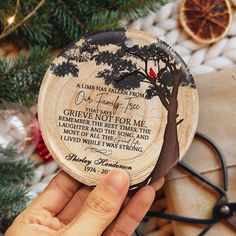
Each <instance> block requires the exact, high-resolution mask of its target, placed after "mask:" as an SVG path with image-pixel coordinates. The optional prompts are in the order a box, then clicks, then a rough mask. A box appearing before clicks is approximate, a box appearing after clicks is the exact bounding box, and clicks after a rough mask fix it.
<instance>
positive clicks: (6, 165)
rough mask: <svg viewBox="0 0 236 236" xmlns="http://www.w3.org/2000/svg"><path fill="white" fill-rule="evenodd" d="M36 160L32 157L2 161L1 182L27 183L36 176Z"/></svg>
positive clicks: (4, 183)
mask: <svg viewBox="0 0 236 236" xmlns="http://www.w3.org/2000/svg"><path fill="white" fill-rule="evenodd" d="M34 167H35V165H34V162H33V161H32V160H30V159H28V160H27V159H25V160H20V161H16V162H1V165H0V173H1V179H0V184H2V185H11V184H18V183H21V184H27V183H29V181H30V180H31V179H32V178H33V176H34Z"/></svg>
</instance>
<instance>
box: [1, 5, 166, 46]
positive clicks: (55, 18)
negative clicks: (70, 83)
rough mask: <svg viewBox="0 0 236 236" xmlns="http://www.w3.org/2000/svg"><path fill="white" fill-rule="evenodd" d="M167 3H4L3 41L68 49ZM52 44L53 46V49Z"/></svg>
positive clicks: (2, 9) (2, 11) (2, 7)
mask: <svg viewBox="0 0 236 236" xmlns="http://www.w3.org/2000/svg"><path fill="white" fill-rule="evenodd" d="M165 2H167V0H142V1H140V0H118V1H112V0H103V1H96V0H90V1H74V0H51V1H45V0H40V1H38V0H31V1H19V0H17V1H15V0H14V1H13V0H10V1H0V9H1V14H0V29H1V31H0V40H2V41H7V42H11V43H14V44H16V45H17V46H19V47H28V48H29V47H31V46H34V45H41V46H46V47H47V46H51V47H56V48H58V47H64V46H65V45H67V44H68V43H71V42H72V41H74V40H78V39H79V38H80V36H81V35H83V34H84V33H86V32H88V31H94V30H98V29H104V28H110V27H115V26H117V25H119V20H120V19H122V18H124V17H129V18H131V19H134V18H138V17H141V16H144V15H146V14H147V13H149V12H151V11H154V10H156V9H157V7H158V6H159V5H160V4H163V3H165ZM49 44H50V45H49Z"/></svg>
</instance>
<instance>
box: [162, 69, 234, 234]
mask: <svg viewBox="0 0 236 236" xmlns="http://www.w3.org/2000/svg"><path fill="white" fill-rule="evenodd" d="M235 75H236V68H233V69H228V70H223V71H221V72H216V73H212V74H208V75H202V76H199V77H197V78H196V84H197V88H198V92H199V104H200V115H199V125H198V131H199V132H202V133H204V134H206V135H208V136H209V137H210V138H212V139H213V140H214V141H215V142H216V143H217V144H218V145H219V146H220V148H221V149H222V151H223V153H224V155H225V158H226V162H227V166H228V171H229V190H228V197H229V201H232V202H235V201H236V185H235V182H236V158H235V154H236V152H235V150H236V149H235V147H236V126H235V121H236V93H235V91H236V76H235ZM183 161H184V162H186V163H188V164H189V165H191V166H192V167H194V168H195V169H197V170H198V171H199V172H200V173H202V174H204V175H206V176H207V177H208V178H210V179H211V180H212V181H213V182H215V183H216V184H218V185H220V186H222V183H223V182H222V173H221V170H220V163H219V160H218V159H217V157H216V154H215V153H214V152H213V151H212V150H211V149H210V148H209V147H208V146H207V145H205V144H204V143H202V142H200V141H197V140H194V141H193V144H192V145H191V147H190V149H189V151H188V152H187V154H186V156H185V157H184V159H183ZM166 179H167V182H166V185H165V192H166V198H167V201H168V208H169V209H170V210H171V211H172V213H174V214H177V215H182V216H187V217H196V218H210V217H211V216H212V207H213V206H214V205H215V202H216V201H217V200H218V197H219V195H218V194H217V193H216V192H215V191H212V190H211V188H209V187H207V186H206V185H204V184H203V183H202V182H199V181H197V180H196V179H195V178H193V177H190V176H189V175H188V174H187V173H186V172H185V171H182V170H181V169H180V168H175V169H173V170H172V171H171V173H170V174H169V175H168V176H167V178H166ZM173 229H174V232H175V235H176V236H180V235H181V236H185V235H186V236H188V235H198V234H199V233H200V232H201V230H203V226H202V225H193V224H184V223H179V222H178V223H177V222H173ZM207 235H209V236H211V235H214V236H218V235H219V236H221V235H224V236H231V235H235V229H233V228H232V226H230V225H229V224H228V223H227V222H225V221H222V222H220V223H218V224H216V225H215V226H213V228H212V229H211V230H210V231H209V232H208V233H207Z"/></svg>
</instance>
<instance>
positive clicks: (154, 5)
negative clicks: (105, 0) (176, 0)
mask: <svg viewBox="0 0 236 236" xmlns="http://www.w3.org/2000/svg"><path fill="white" fill-rule="evenodd" d="M120 2H124V5H123V6H122V7H121V8H120V9H119V15H120V16H121V17H124V16H125V17H130V18H131V19H137V18H139V17H143V16H145V15H147V14H148V13H150V12H154V11H156V10H157V9H158V8H159V7H160V5H163V4H165V3H167V2H168V0H159V1H156V0H142V1H140V0H126V1H120Z"/></svg>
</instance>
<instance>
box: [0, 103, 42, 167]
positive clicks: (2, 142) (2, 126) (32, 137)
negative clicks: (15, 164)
mask: <svg viewBox="0 0 236 236" xmlns="http://www.w3.org/2000/svg"><path fill="white" fill-rule="evenodd" d="M38 129H39V128H38V122H37V120H36V118H35V117H34V116H33V114H32V113H31V112H30V111H29V110H28V109H26V108H25V107H23V106H22V105H20V104H13V103H12V104H11V103H3V104H2V105H1V106H0V149H1V155H0V161H4V162H6V161H16V160H20V159H24V158H26V157H28V156H29V155H30V154H31V153H32V152H33V151H34V148H35V146H36V145H37V143H38V138H39V130H38ZM10 150H14V153H15V155H14V158H9V151H10Z"/></svg>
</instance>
